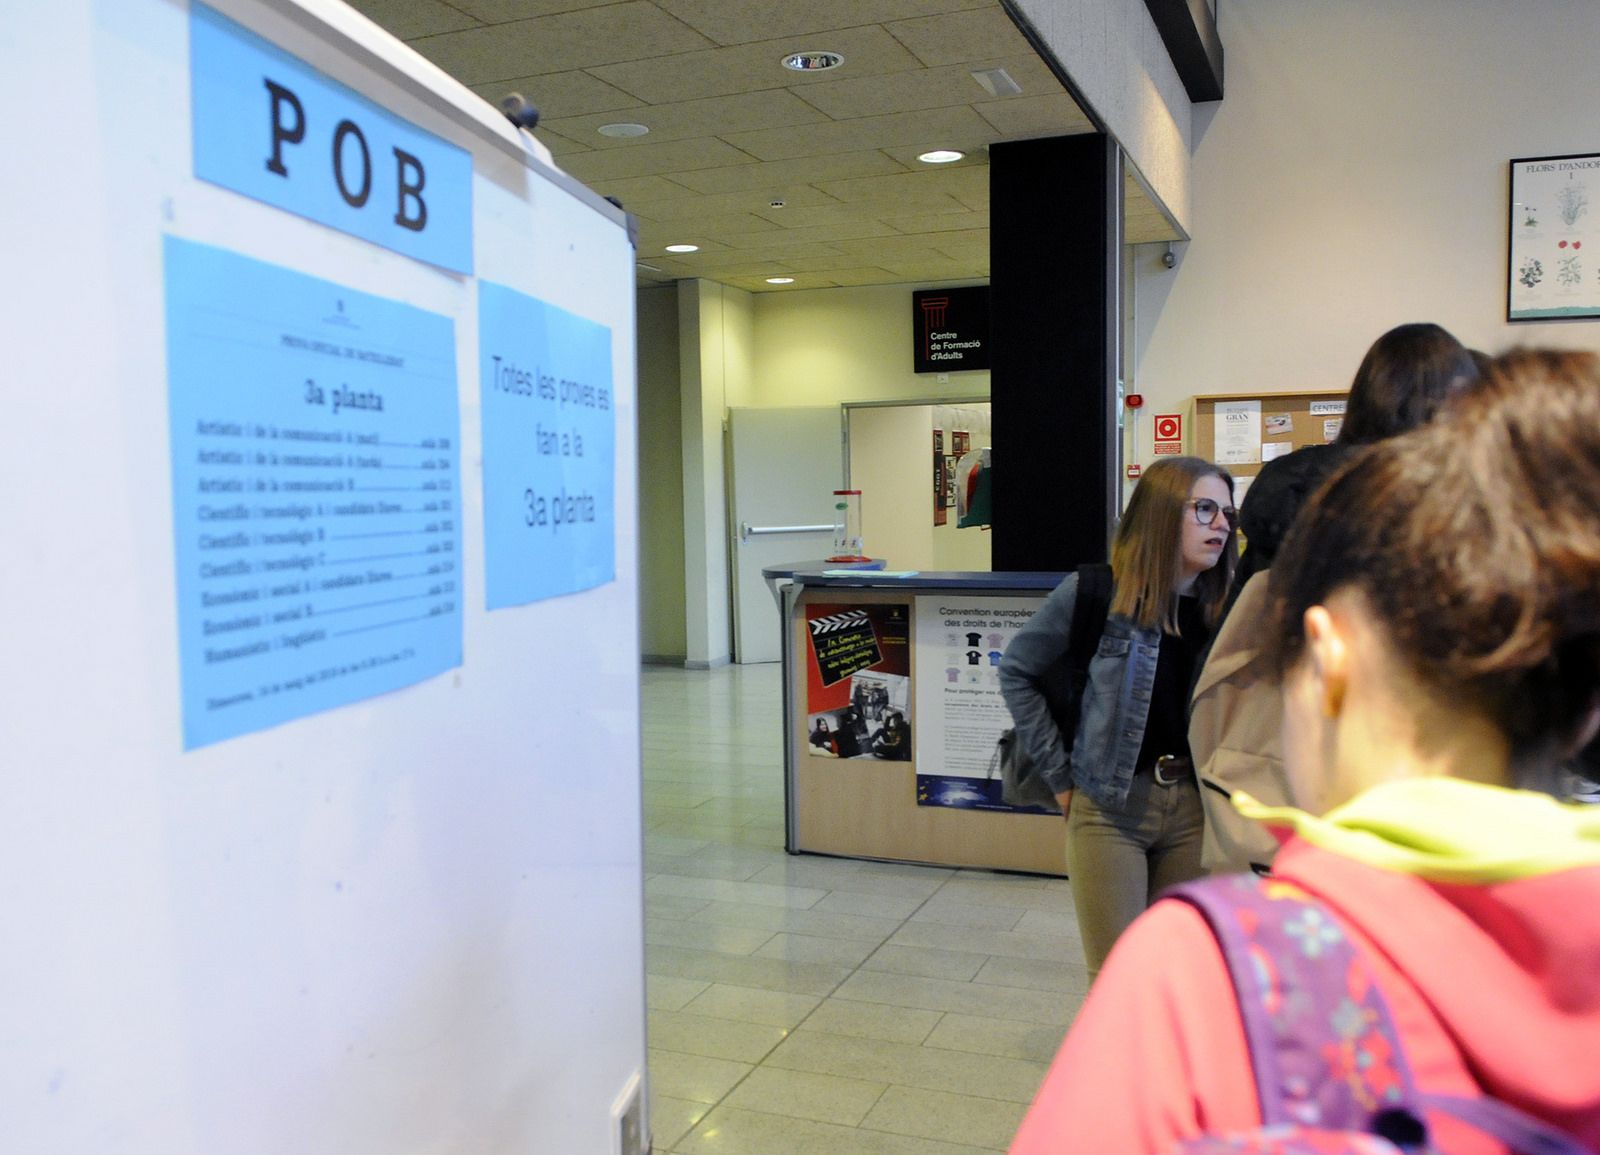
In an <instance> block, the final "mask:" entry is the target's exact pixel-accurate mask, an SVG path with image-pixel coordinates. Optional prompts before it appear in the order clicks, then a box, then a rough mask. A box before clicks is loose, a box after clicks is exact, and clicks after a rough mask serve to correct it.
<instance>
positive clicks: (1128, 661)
mask: <svg viewBox="0 0 1600 1155" xmlns="http://www.w3.org/2000/svg"><path fill="white" fill-rule="evenodd" d="M1077 592H1078V575H1077V574H1075V573H1070V574H1068V575H1067V576H1066V579H1065V580H1064V581H1062V583H1061V584H1060V585H1058V586H1057V587H1056V588H1055V589H1054V590H1052V591H1051V593H1050V596H1049V597H1047V598H1045V600H1044V604H1043V605H1042V606H1040V607H1039V610H1038V612H1037V613H1035V614H1034V615H1033V618H1032V620H1030V621H1029V622H1028V624H1027V625H1026V626H1024V627H1022V630H1021V631H1020V632H1019V633H1018V634H1017V636H1016V637H1014V638H1012V639H1011V642H1010V644H1008V645H1007V646H1006V654H1005V657H1004V658H1003V659H1001V662H1000V692H1001V693H1002V694H1003V695H1004V696H1005V700H1006V707H1007V708H1008V709H1009V710H1010V711H1011V718H1012V722H1013V724H1014V725H1015V726H1016V730H1017V739H1018V741H1020V742H1021V743H1022V749H1024V750H1026V751H1027V752H1028V756H1029V757H1030V758H1032V759H1033V761H1034V763H1035V764H1036V765H1038V766H1039V767H1040V773H1041V775H1042V776H1043V778H1044V780H1045V781H1046V782H1047V783H1049V785H1050V787H1051V789H1052V790H1054V791H1055V792H1056V793H1058V794H1059V793H1061V792H1062V791H1065V790H1071V789H1077V790H1082V791H1084V792H1085V793H1086V794H1088V795H1089V797H1090V798H1092V799H1094V801H1095V804H1096V805H1098V806H1101V807H1103V808H1113V809H1120V808H1121V807H1122V805H1123V804H1124V803H1125V802H1126V801H1127V799H1128V790H1129V788H1130V787H1131V786H1132V784H1133V771H1134V764H1135V763H1136V762H1137V761H1138V759H1139V747H1140V745H1141V744H1142V743H1143V742H1144V726H1145V720H1146V718H1148V717H1149V714H1150V694H1151V692H1152V690H1153V689H1154V687H1155V680H1156V663H1157V661H1159V660H1160V657H1161V628H1160V627H1159V626H1152V627H1150V628H1148V629H1141V628H1139V627H1138V626H1135V625H1134V624H1133V622H1132V621H1130V620H1129V619H1128V618H1126V617H1124V616H1123V615H1121V614H1112V615H1110V616H1108V617H1107V618H1106V626H1105V630H1104V632H1103V633H1102V634H1101V635H1100V646H1099V648H1098V649H1097V650H1096V651H1095V655H1094V657H1093V658H1091V659H1090V661H1089V681H1088V684H1087V685H1086V686H1085V687H1084V690H1083V702H1082V704H1081V707H1080V709H1081V712H1080V714H1079V716H1078V733H1077V737H1076V738H1075V740H1074V742H1073V747H1072V754H1071V764H1070V765H1069V764H1068V755H1067V752H1066V751H1065V750H1064V749H1062V742H1061V731H1060V730H1059V729H1057V727H1056V724H1055V720H1054V719H1052V718H1051V717H1050V711H1049V708H1048V707H1047V706H1046V705H1045V700H1044V695H1043V694H1042V693H1040V691H1039V688H1038V679H1039V676H1040V675H1041V674H1042V673H1043V672H1044V671H1045V670H1046V669H1048V668H1049V667H1050V666H1051V665H1052V664H1053V663H1055V662H1056V661H1057V660H1059V659H1060V658H1061V657H1062V655H1064V654H1065V653H1066V652H1067V646H1068V641H1069V638H1068V635H1069V634H1070V633H1071V630H1072V607H1073V603H1074V602H1075V601H1076V599H1077Z"/></svg>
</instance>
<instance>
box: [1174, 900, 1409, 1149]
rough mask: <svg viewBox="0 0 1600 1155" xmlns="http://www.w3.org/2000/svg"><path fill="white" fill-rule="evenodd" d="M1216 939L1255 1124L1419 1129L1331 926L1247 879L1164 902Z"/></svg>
mask: <svg viewBox="0 0 1600 1155" xmlns="http://www.w3.org/2000/svg"><path fill="white" fill-rule="evenodd" d="M1167 895H1168V896H1169V897H1173V898H1178V899H1182V900H1183V901H1185V902H1187V903H1189V904H1190V905H1192V906H1194V907H1196V908H1197V909H1198V910H1199V911H1200V913H1201V914H1202V915H1204V916H1205V919H1206V922H1207V923H1208V924H1209V925H1210V927H1211V931H1212V933H1213V934H1215V935H1216V937H1217V943H1218V945H1219V946H1220V947H1221V948H1222V955H1223V958H1224V960H1225V961H1226V962H1227V966H1228V973H1229V975H1230V976H1231V977H1232V978H1233V986H1234V991H1235V992H1236V994H1237V996H1238V1002H1239V1016H1240V1019H1241V1020H1242V1022H1243V1025H1244V1034H1245V1041H1246V1042H1247V1043H1248V1045H1249V1048H1250V1063H1251V1066H1252V1068H1253V1069H1254V1071H1255V1077H1256V1092H1257V1096H1258V1098H1259V1099H1260V1103H1261V1121H1262V1123H1263V1124H1265V1125H1267V1126H1274V1125H1298V1126H1302V1127H1318V1128H1328V1129H1333V1130H1353V1131H1365V1130H1368V1129H1369V1128H1370V1126H1371V1124H1372V1121H1373V1119H1374V1117H1375V1116H1376V1115H1378V1114H1379V1113H1380V1112H1387V1111H1405V1112H1409V1113H1411V1114H1413V1115H1417V1116H1418V1117H1420V1114H1419V1111H1418V1107H1419V1100H1418V1097H1417V1091H1416V1085H1415V1083H1414V1082H1413V1081H1412V1078H1411V1070H1410V1067H1409V1066H1408V1065H1407V1063H1406V1057H1405V1050H1404V1048H1403V1047H1402V1045H1401V1042H1400V1037H1399V1033H1398V1031H1397V1030H1396V1029H1395V1025H1394V1019H1393V1018H1392V1016H1391V1015H1390V1014H1389V1008H1388V1005H1387V1004H1386V1003H1385V1002H1384V999H1383V995H1382V993H1381V992H1380V991H1379V990H1378V987H1377V984H1376V983H1375V982H1373V981H1372V974H1371V971H1370V970H1369V968H1368V967H1367V965H1366V963H1365V962H1363V961H1362V959H1361V958H1360V956H1359V955H1358V954H1357V953H1356V949H1355V944H1354V943H1352V942H1351V941H1350V936H1349V935H1348V934H1346V933H1345V931H1344V928H1343V927H1341V926H1340V925H1339V923H1338V921H1337V920H1336V919H1334V917H1333V916H1332V915H1331V914H1329V912H1328V911H1327V909H1326V908H1325V907H1324V906H1323V905H1322V904H1321V903H1319V902H1318V901H1317V900H1316V899H1314V898H1312V897H1311V895H1309V894H1307V893H1306V892H1305V891H1304V890H1301V889H1300V888H1299V887H1298V886H1295V885H1293V884H1292V883H1288V882H1285V881H1283V880H1281V879H1275V878H1258V877H1256V876H1255V875H1251V874H1239V875H1227V876H1224V877H1220V878H1212V879H1206V880H1204V881H1201V882H1193V883H1186V884H1184V885H1183V886H1180V887H1176V888H1174V889H1173V890H1169V891H1167Z"/></svg>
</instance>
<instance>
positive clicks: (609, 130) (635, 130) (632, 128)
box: [595, 122, 650, 136]
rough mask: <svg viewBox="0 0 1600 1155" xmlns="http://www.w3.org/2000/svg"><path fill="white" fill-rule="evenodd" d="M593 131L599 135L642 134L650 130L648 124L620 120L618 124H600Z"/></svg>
mask: <svg viewBox="0 0 1600 1155" xmlns="http://www.w3.org/2000/svg"><path fill="white" fill-rule="evenodd" d="M595 131H596V132H598V133H599V134H600V135H601V136H643V135H645V134H646V133H647V132H649V131H650V126H649V125H647V124H631V123H628V122H622V123H618V124H602V125H601V126H600V127H599V128H597V129H595Z"/></svg>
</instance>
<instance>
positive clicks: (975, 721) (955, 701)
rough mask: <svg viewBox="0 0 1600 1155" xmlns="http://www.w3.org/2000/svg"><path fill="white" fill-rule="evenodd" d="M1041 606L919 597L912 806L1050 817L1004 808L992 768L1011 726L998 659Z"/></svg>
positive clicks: (956, 596)
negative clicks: (1002, 737)
mask: <svg viewBox="0 0 1600 1155" xmlns="http://www.w3.org/2000/svg"><path fill="white" fill-rule="evenodd" d="M1042 602H1043V598H1041V597H996V596H992V595H989V594H982V593H977V594H973V595H971V596H963V595H962V594H961V593H960V592H959V591H956V592H953V593H944V594H937V595H929V596H925V597H919V598H917V649H916V653H917V679H916V680H917V732H918V735H919V737H920V738H921V745H920V747H919V749H918V753H917V805H919V806H948V807H953V808H955V809H958V810H1022V811H1024V812H1026V813H1039V814H1044V813H1049V812H1048V811H1045V810H1042V809H1039V808H1037V807H1031V806H1028V807H1013V806H1007V805H1006V803H1005V801H1004V799H1002V798H1001V795H1000V777H999V766H998V765H997V763H996V762H995V744H996V743H997V742H998V741H999V740H1000V734H1001V733H1002V732H1003V731H1005V730H1008V729H1010V728H1011V712H1010V711H1009V710H1007V709H1006V703H1005V699H1004V698H1002V697H1001V696H1000V660H1001V659H1002V658H1004V657H1005V652H1006V647H1007V646H1008V645H1010V643H1011V639H1012V638H1014V637H1016V636H1017V633H1018V631H1020V630H1021V629H1022V627H1023V626H1025V625H1027V624H1028V622H1029V621H1030V620H1031V619H1032V618H1033V614H1034V611H1035V610H1037V609H1038V608H1039V606H1040V605H1041V604H1042Z"/></svg>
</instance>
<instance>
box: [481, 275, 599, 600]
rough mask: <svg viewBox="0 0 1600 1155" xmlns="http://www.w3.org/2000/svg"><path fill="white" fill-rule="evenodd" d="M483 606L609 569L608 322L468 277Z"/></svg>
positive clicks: (574, 587)
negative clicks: (479, 418)
mask: <svg viewBox="0 0 1600 1155" xmlns="http://www.w3.org/2000/svg"><path fill="white" fill-rule="evenodd" d="M478 349H479V357H480V359H481V360H480V377H479V380H480V381H481V383H482V385H481V388H482V394H483V521H484V567H485V570H486V572H487V578H488V608H489V609H491V610H495V609H500V608H502V607H505V606H514V605H521V604H523V603H524V602H531V601H537V600H538V599H540V598H549V597H555V596H557V595H558V594H569V593H574V592H576V591H578V590H586V589H592V588H593V587H595V586H598V585H604V584H605V583H606V582H609V581H613V580H615V579H616V576H617V566H616V542H615V530H614V527H615V522H616V518H615V509H614V499H613V489H614V477H613V469H614V463H615V455H616V418H615V413H614V410H613V408H612V396H611V391H612V382H611V330H610V329H608V328H607V327H606V326H604V325H599V324H596V323H595V322H593V321H586V320H584V319H583V318H582V317H575V316H573V315H572V314H571V313H568V312H565V311H564V310H562V309H558V308H556V307H555V306H554V305H548V304H545V303H544V302H543V301H538V300H535V299H534V298H532V297H529V296H526V295H524V294H522V293H518V292H516V291H514V290H512V289H508V288H506V287H505V286H503V285H495V284H490V283H488V282H479V285H478Z"/></svg>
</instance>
